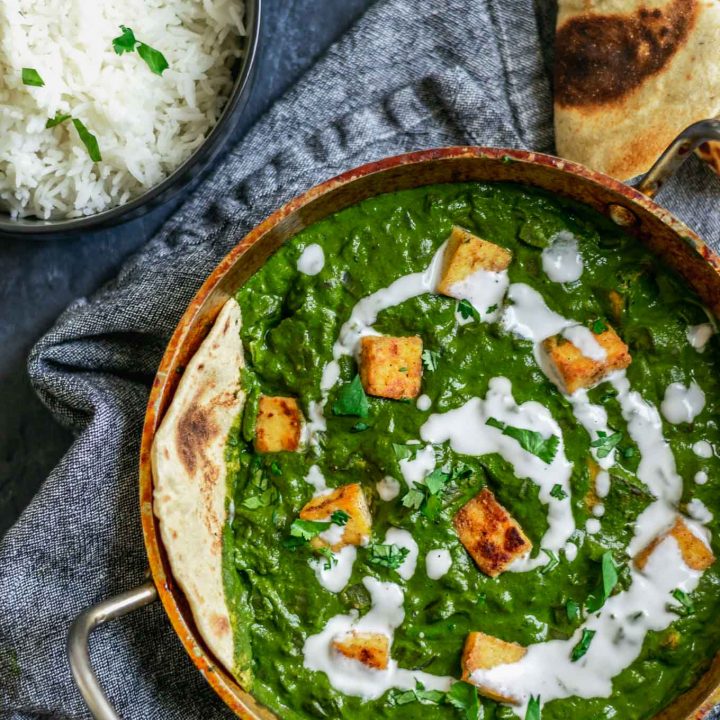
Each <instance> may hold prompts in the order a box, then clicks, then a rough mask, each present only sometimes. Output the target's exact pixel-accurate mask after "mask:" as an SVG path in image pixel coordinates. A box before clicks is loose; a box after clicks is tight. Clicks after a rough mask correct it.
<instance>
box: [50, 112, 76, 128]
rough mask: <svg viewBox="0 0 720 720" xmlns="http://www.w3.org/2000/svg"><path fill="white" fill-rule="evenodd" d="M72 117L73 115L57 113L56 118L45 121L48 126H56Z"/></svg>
mask: <svg viewBox="0 0 720 720" xmlns="http://www.w3.org/2000/svg"><path fill="white" fill-rule="evenodd" d="M71 117H72V115H66V114H63V113H59V112H58V113H55V117H54V118H49V119H48V121H47V122H46V123H45V127H46V128H54V127H55V126H56V125H60V124H61V123H64V122H65V121H66V120H69V119H70V118H71Z"/></svg>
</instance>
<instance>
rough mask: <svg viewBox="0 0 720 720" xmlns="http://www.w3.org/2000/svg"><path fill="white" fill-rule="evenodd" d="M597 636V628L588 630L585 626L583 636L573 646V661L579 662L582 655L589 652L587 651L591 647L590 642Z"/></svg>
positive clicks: (571, 657)
mask: <svg viewBox="0 0 720 720" xmlns="http://www.w3.org/2000/svg"><path fill="white" fill-rule="evenodd" d="M594 637H595V630H588V629H587V628H583V631H582V637H581V638H580V640H579V642H578V644H577V645H576V646H575V647H574V648H573V651H572V654H571V655H570V659H571V660H572V661H573V662H577V661H578V660H579V659H580V658H581V657H583V656H584V655H585V653H587V651H588V650H589V649H590V643H591V642H592V639H593V638H594Z"/></svg>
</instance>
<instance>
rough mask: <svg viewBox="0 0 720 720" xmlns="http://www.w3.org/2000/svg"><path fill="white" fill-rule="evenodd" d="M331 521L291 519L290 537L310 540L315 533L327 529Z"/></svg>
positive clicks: (317, 533)
mask: <svg viewBox="0 0 720 720" xmlns="http://www.w3.org/2000/svg"><path fill="white" fill-rule="evenodd" d="M331 524H332V523H331V522H329V521H327V520H302V519H301V518H297V519H295V520H293V522H292V525H291V526H290V537H296V538H301V539H302V540H305V541H307V540H312V539H313V538H314V537H315V536H316V535H319V534H320V533H321V532H324V531H325V530H327V529H328V528H329V527H330V525H331Z"/></svg>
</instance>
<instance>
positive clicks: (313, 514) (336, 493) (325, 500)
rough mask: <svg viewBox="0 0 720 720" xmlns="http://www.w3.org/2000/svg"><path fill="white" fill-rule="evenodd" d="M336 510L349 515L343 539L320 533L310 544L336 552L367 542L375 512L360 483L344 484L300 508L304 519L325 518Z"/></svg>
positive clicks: (328, 517) (324, 519) (327, 518)
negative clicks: (326, 536) (333, 540)
mask: <svg viewBox="0 0 720 720" xmlns="http://www.w3.org/2000/svg"><path fill="white" fill-rule="evenodd" d="M336 510H342V511H344V512H345V513H347V514H348V515H349V516H350V517H349V518H348V521H347V523H345V525H344V527H343V533H342V536H341V538H340V540H339V541H338V542H336V543H332V544H331V543H328V542H327V541H326V540H324V539H323V538H321V537H320V536H319V535H317V536H316V537H314V538H313V539H312V540H311V541H310V544H311V545H312V546H313V547H314V548H316V549H317V548H321V547H329V548H330V549H331V550H332V551H333V552H337V551H338V550H340V549H341V548H343V547H345V546H346V545H364V544H365V543H366V542H367V540H368V539H369V537H370V530H371V529H372V515H371V514H370V508H369V507H368V504H367V500H366V499H365V493H364V492H363V490H362V487H360V485H359V484H358V483H350V484H349V485H342V486H341V487H339V488H336V489H335V490H333V491H332V492H331V493H329V494H327V495H320V496H319V497H314V498H313V499H312V500H310V502H309V503H307V505H305V507H303V509H302V510H301V511H300V517H301V518H302V519H303V520H316V521H317V520H319V521H326V520H329V519H330V517H331V515H332V514H333V513H334V512H335V511H336Z"/></svg>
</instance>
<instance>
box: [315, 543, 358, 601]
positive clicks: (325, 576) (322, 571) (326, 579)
mask: <svg viewBox="0 0 720 720" xmlns="http://www.w3.org/2000/svg"><path fill="white" fill-rule="evenodd" d="M333 557H334V560H329V559H328V558H326V557H318V558H312V559H311V560H310V561H309V562H310V567H311V568H312V569H313V570H314V571H315V577H316V578H317V581H318V582H319V583H320V585H321V586H322V587H323V588H325V590H327V591H328V592H331V593H339V592H340V591H341V590H343V589H344V588H345V586H346V585H347V584H348V582H350V576H351V575H352V571H353V565H354V564H355V559H356V558H357V548H356V547H355V546H354V545H346V546H345V547H343V548H341V549H340V550H339V551H338V552H336V553H333Z"/></svg>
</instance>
